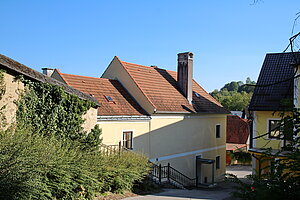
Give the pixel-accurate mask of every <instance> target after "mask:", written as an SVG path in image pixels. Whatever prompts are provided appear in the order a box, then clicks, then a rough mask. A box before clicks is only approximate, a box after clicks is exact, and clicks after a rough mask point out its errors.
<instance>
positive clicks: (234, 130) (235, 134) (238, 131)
mask: <svg viewBox="0 0 300 200" xmlns="http://www.w3.org/2000/svg"><path fill="white" fill-rule="evenodd" d="M248 122H249V120H247V119H243V118H240V117H239V116H236V115H227V127H226V143H233V144H246V143H247V140H248V137H249V125H248Z"/></svg>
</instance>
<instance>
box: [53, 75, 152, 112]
mask: <svg viewBox="0 0 300 200" xmlns="http://www.w3.org/2000/svg"><path fill="white" fill-rule="evenodd" d="M58 72H59V71H58ZM59 74H60V75H61V77H62V78H63V80H64V81H65V82H66V83H67V84H68V85H70V86H71V87H73V88H75V89H77V90H80V91H82V92H84V93H86V94H90V95H92V96H93V97H95V98H96V99H97V100H98V101H99V102H100V103H101V108H99V109H98V115H101V116H116V115H117V116H140V115H147V113H146V112H145V111H144V110H143V109H142V108H141V106H140V105H139V104H138V103H137V102H136V101H135V100H134V98H133V97H132V96H130V94H129V93H128V92H127V91H126V89H125V88H124V87H123V86H122V85H121V84H120V83H119V81H117V80H110V79H106V78H94V77H87V76H78V75H72V74H64V73H59Z"/></svg>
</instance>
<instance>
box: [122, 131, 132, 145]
mask: <svg viewBox="0 0 300 200" xmlns="http://www.w3.org/2000/svg"><path fill="white" fill-rule="evenodd" d="M123 146H124V147H126V148H127V149H132V148H133V145H132V131H124V132H123Z"/></svg>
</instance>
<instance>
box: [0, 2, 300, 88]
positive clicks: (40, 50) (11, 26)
mask: <svg viewBox="0 0 300 200" xmlns="http://www.w3.org/2000/svg"><path fill="white" fill-rule="evenodd" d="M252 3H253V0H243V1H241V0H227V1H221V0H210V1H209V0H189V1H184V0H181V1H178V0H149V1H144V0H119V1H117V0H109V1H108V0H51V1H50V0H49V1H46V0H45V1H40V0H36V1H33V0H27V1H25V0H0V8H1V12H0V19H1V25H0V36H1V37H0V54H3V55H5V56H8V57H10V58H12V59H14V60H16V61H18V62H20V63H22V64H25V65H27V66H29V67H31V68H33V69H35V70H38V71H40V72H41V68H43V67H50V68H59V69H60V71H61V72H62V73H69V74H76V75H83V76H92V77H100V76H101V74H102V73H103V72H104V70H105V69H106V67H107V66H108V65H109V63H110V62H111V61H112V59H113V57H114V56H118V57H119V58H120V59H121V60H123V61H127V62H132V63H136V64H141V65H147V66H150V65H156V66H158V67H160V68H164V69H168V70H174V71H176V68H177V54H178V53H181V52H187V51H189V52H193V53H194V74H193V76H194V79H195V80H196V81H198V83H199V84H200V85H201V86H202V87H203V88H204V89H205V90H206V91H208V92H211V91H213V90H214V89H220V88H221V87H223V86H224V84H226V83H228V82H231V81H239V80H242V81H244V82H245V80H246V78H247V77H250V78H251V79H252V80H255V81H256V80H257V77H258V74H259V71H260V68H261V65H262V62H263V59H264V57H265V54H266V53H272V52H282V51H283V50H284V49H285V47H286V46H287V44H288V42H289V41H288V39H289V38H290V37H291V35H292V27H293V23H294V19H295V18H296V14H297V13H298V12H300V1H299V0H260V1H258V3H256V4H254V5H253V4H252ZM298 21H299V22H297V23H296V26H295V30H294V33H295V32H297V31H298V32H299V31H300V20H298Z"/></svg>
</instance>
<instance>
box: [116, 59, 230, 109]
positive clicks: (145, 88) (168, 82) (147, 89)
mask: <svg viewBox="0 0 300 200" xmlns="http://www.w3.org/2000/svg"><path fill="white" fill-rule="evenodd" d="M121 63H122V65H123V66H124V68H125V69H126V70H127V71H128V73H129V74H130V76H131V77H132V78H133V80H134V81H135V83H136V84H137V85H138V86H139V88H140V89H141V90H142V92H143V93H144V94H145V95H146V97H147V98H148V99H149V101H150V102H151V103H152V104H153V106H154V107H155V108H156V109H157V111H163V112H187V113H190V112H191V113H228V111H227V110H226V109H225V108H223V107H222V105H221V104H220V103H219V102H218V101H217V100H215V99H214V98H213V97H212V96H210V95H209V94H208V93H207V92H206V91H205V90H204V89H203V88H202V87H201V86H200V85H199V84H198V83H197V82H196V81H195V80H193V104H192V105H191V104H189V102H188V101H187V99H186V98H185V97H184V96H183V95H182V93H181V92H180V90H179V88H178V85H177V72H174V71H169V70H164V69H160V68H157V67H148V66H143V65H138V64H133V63H128V62H124V61H121Z"/></svg>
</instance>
